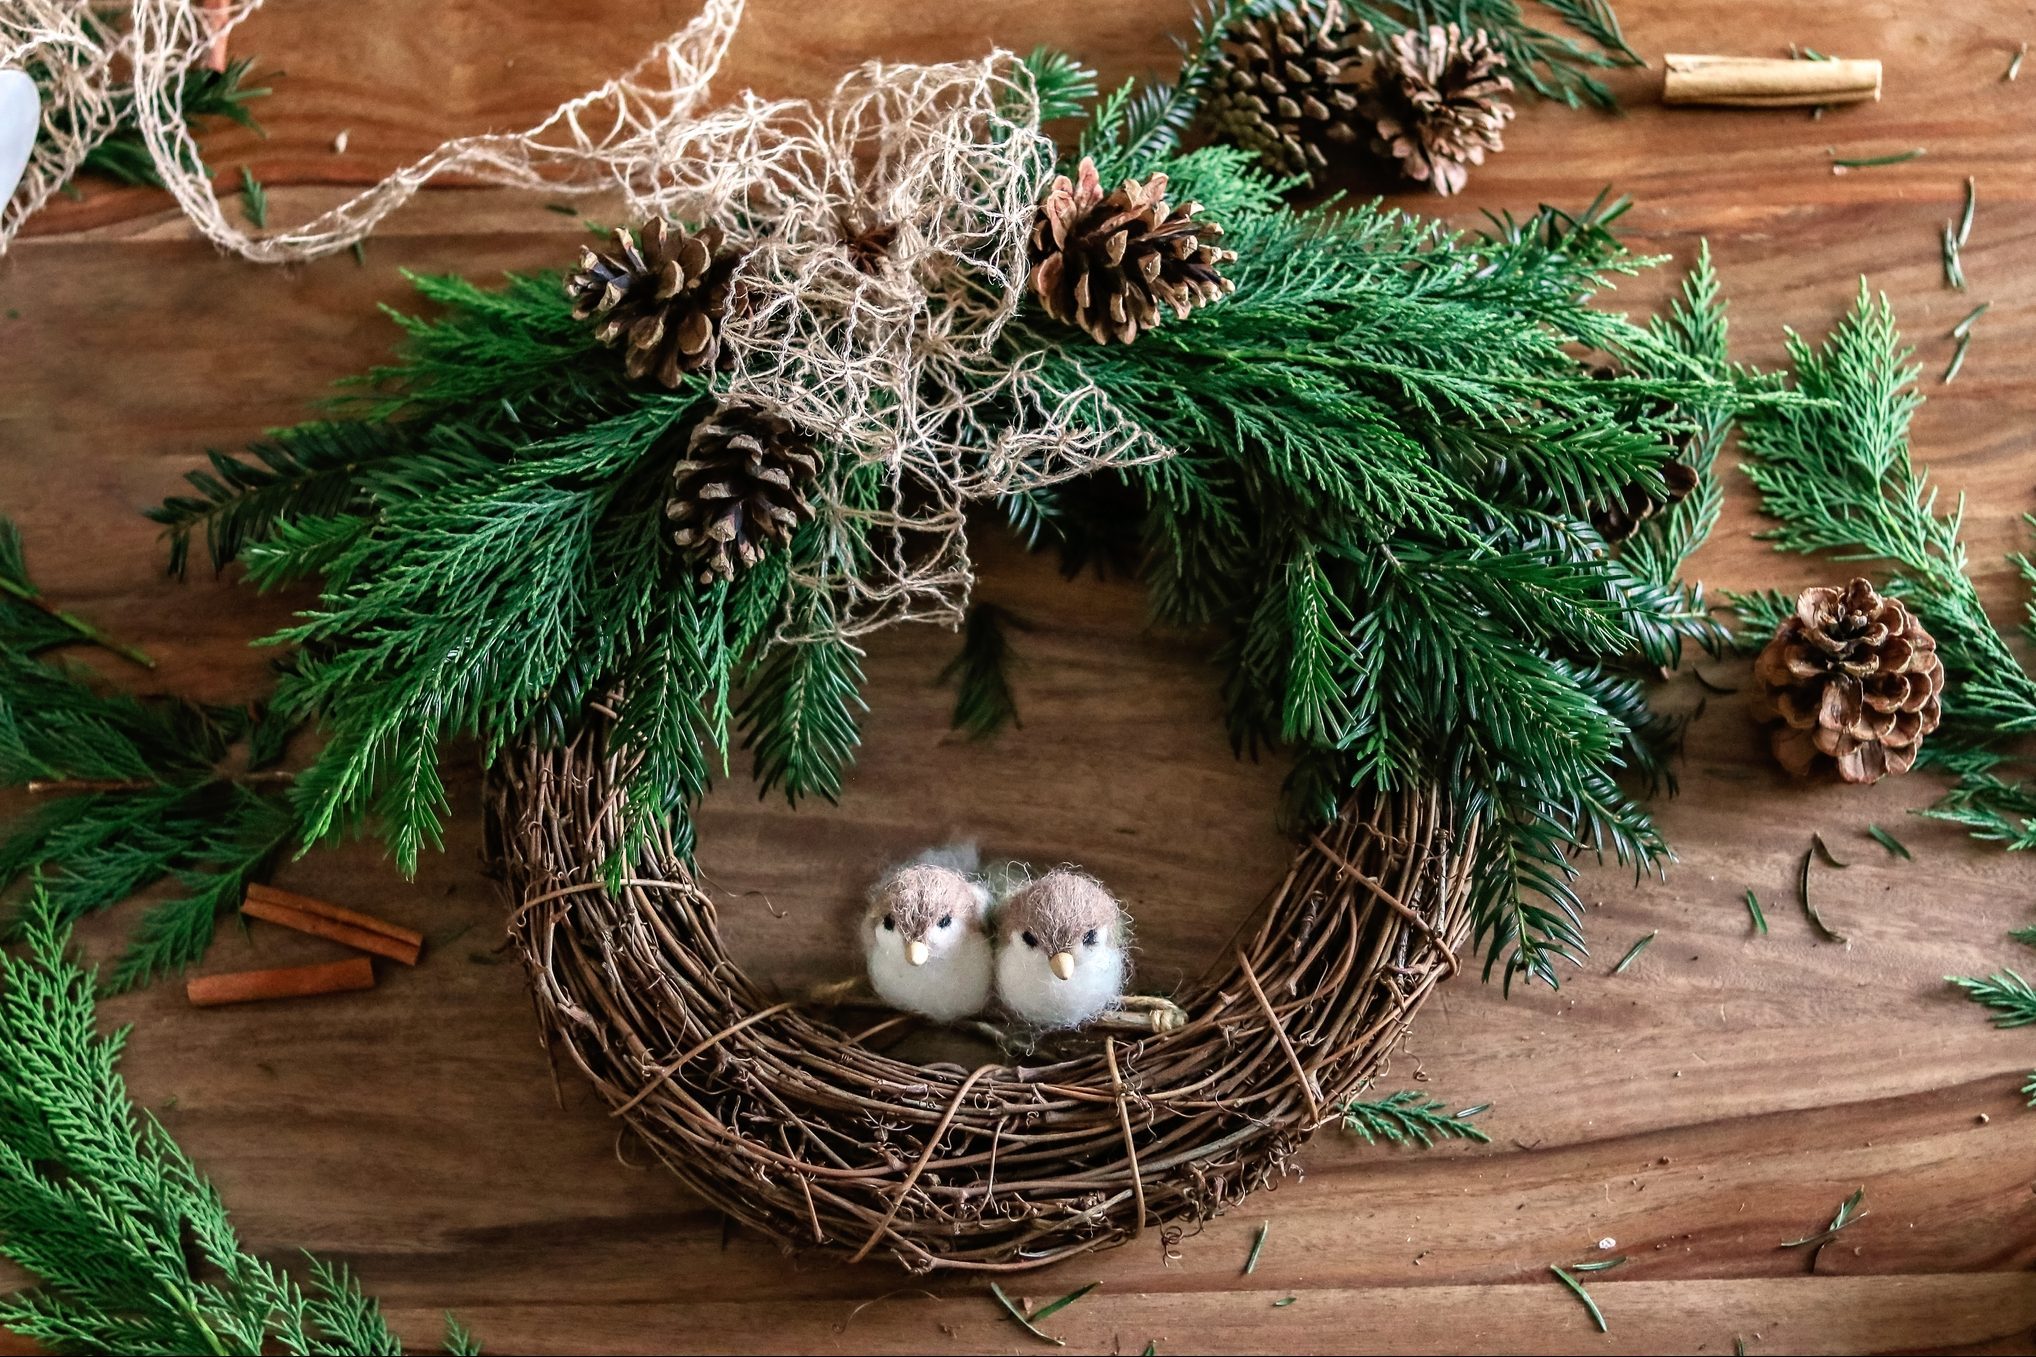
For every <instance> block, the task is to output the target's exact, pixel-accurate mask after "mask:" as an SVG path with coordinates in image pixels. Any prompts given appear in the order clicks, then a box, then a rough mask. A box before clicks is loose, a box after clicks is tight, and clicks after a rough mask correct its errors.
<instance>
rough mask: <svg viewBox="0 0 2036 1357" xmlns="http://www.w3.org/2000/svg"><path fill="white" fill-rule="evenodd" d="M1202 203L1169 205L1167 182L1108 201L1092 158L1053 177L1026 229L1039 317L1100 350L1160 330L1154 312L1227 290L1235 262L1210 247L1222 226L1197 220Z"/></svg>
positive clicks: (1131, 187)
mask: <svg viewBox="0 0 2036 1357" xmlns="http://www.w3.org/2000/svg"><path fill="white" fill-rule="evenodd" d="M1199 211H1201V205H1200V204H1199V203H1184V204H1182V205H1181V206H1180V207H1179V208H1173V207H1169V206H1168V205H1167V201H1166V176H1165V175H1163V174H1155V175H1153V176H1152V177H1151V178H1150V179H1147V180H1146V181H1145V182H1144V183H1142V184H1141V183H1140V182H1138V181H1137V180H1136V179H1127V180H1125V181H1124V183H1123V184H1122V185H1121V186H1119V187H1118V188H1116V189H1114V190H1112V191H1111V192H1110V193H1109V194H1107V195H1106V194H1105V193H1104V192H1103V186H1102V184H1101V182H1100V181H1099V179H1098V177H1097V174H1096V165H1095V162H1094V161H1092V160H1089V159H1087V158H1086V157H1084V158H1083V160H1082V164H1081V169H1080V171H1079V173H1078V177H1077V178H1076V180H1075V181H1074V182H1070V181H1069V180H1068V177H1067V176H1066V175H1064V174H1063V175H1060V176H1059V177H1058V178H1056V179H1055V180H1054V181H1053V187H1052V188H1051V189H1050V190H1048V192H1047V195H1046V201H1045V202H1043V203H1041V204H1040V205H1039V216H1038V219H1037V220H1036V221H1035V222H1034V223H1033V227H1032V279H1031V282H1032V290H1033V291H1034V292H1035V293H1037V294H1038V295H1039V301H1040V304H1041V305H1042V306H1044V307H1045V308H1046V314H1048V315H1049V316H1052V317H1053V318H1054V319H1055V320H1057V321H1060V322H1062V323H1063V324H1067V325H1074V326H1078V327H1080V328H1081V329H1083V330H1086V331H1088V332H1089V335H1090V337H1091V338H1093V339H1094V340H1095V341H1096V342H1097V343H1098V344H1108V343H1109V342H1110V341H1111V340H1113V339H1114V340H1117V341H1118V342H1120V343H1124V344H1129V343H1130V342H1131V341H1132V340H1134V339H1136V338H1138V335H1139V333H1140V332H1141V331H1144V330H1149V329H1151V328H1152V327H1153V326H1155V325H1157V324H1159V321H1160V308H1162V307H1165V308H1167V309H1169V310H1171V311H1172V312H1173V313H1174V317H1175V319H1177V320H1185V319H1187V317H1188V313H1189V312H1191V311H1193V310H1194V309H1195V308H1196V307H1198V306H1201V305H1204V304H1205V303H1208V302H1212V301H1215V300H1216V299H1217V298H1218V297H1221V296H1224V295H1225V294H1227V293H1229V292H1230V291H1232V290H1233V289H1234V288H1235V287H1236V284H1235V283H1233V282H1231V281H1230V280H1229V279H1228V278H1225V277H1223V275H1222V274H1221V273H1219V272H1218V271H1217V269H1218V266H1219V265H1222V264H1227V263H1229V262H1230V261H1231V260H1233V259H1235V258H1237V253H1236V251H1234V250H1225V249H1222V248H1220V247H1218V246H1216V245H1212V244H1210V243H1209V242H1210V241H1213V240H1219V239H1221V238H1222V235H1223V228H1222V227H1220V226H1218V225H1216V224H1215V223H1214V222H1209V221H1196V220H1195V219H1194V216H1195V213H1197V212H1199Z"/></svg>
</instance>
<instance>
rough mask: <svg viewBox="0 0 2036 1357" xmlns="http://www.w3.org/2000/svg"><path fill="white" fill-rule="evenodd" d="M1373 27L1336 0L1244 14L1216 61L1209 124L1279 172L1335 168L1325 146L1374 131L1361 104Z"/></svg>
mask: <svg viewBox="0 0 2036 1357" xmlns="http://www.w3.org/2000/svg"><path fill="white" fill-rule="evenodd" d="M1368 31H1369V26H1368V25H1366V24H1364V23H1363V22H1361V21H1360V22H1358V23H1352V22H1350V21H1349V19H1348V18H1347V17H1346V16H1345V15H1344V13H1343V7H1342V5H1341V4H1339V3H1337V0H1329V3H1327V4H1326V5H1318V4H1307V5H1303V6H1301V7H1299V8H1297V9H1283V10H1279V11H1276V12H1274V13H1272V14H1265V15H1258V16H1254V17H1248V18H1246V19H1244V20H1243V21H1242V22H1241V23H1239V24H1238V25H1237V26H1236V27H1234V28H1232V29H1231V30H1230V31H1229V32H1228V33H1226V34H1224V38H1223V45H1222V47H1221V48H1220V49H1219V50H1218V52H1217V54H1216V59H1215V61H1214V62H1213V63H1212V67H1211V70H1210V77H1209V94H1208V97H1207V99H1206V100H1205V101H1204V104H1203V108H1204V109H1205V110H1206V112H1207V114H1208V118H1209V122H1210V124H1211V125H1212V126H1213V127H1214V128H1215V129H1216V131H1217V132H1218V133H1219V134H1221V135H1222V136H1223V137H1225V138H1227V139H1228V140H1230V141H1232V142H1235V143H1236V144H1237V145H1239V146H1242V147H1244V148H1245V149H1246V150H1249V151H1255V152H1257V153H1258V156H1259V158H1260V159H1261V160H1263V161H1264V162H1265V163H1266V164H1267V165H1268V166H1269V167H1270V168H1272V169H1273V170H1275V171H1276V172H1278V173H1280V174H1291V175H1298V176H1300V177H1302V178H1308V179H1312V178H1313V177H1314V176H1315V175H1316V174H1317V173H1319V172H1320V171H1322V170H1323V169H1326V168H1327V167H1328V163H1329V160H1328V156H1327V154H1326V153H1325V151H1324V147H1326V146H1330V145H1351V146H1355V145H1362V144H1363V141H1364V135H1365V134H1368V133H1369V131H1370V127H1369V124H1368V123H1367V122H1366V120H1365V117H1364V115H1363V114H1362V113H1361V112H1360V111H1359V108H1358V103H1359V99H1358V86H1359V85H1360V84H1361V83H1363V81H1364V80H1365V79H1366V77H1367V75H1368V62H1369V57H1368V54H1367V53H1366V52H1365V51H1364V50H1363V49H1362V47H1361V46H1360V45H1359V44H1360V41H1361V40H1362V38H1363V37H1364V35H1365V34H1366V33H1367V32H1368Z"/></svg>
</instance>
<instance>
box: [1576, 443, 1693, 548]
mask: <svg viewBox="0 0 2036 1357" xmlns="http://www.w3.org/2000/svg"><path fill="white" fill-rule="evenodd" d="M1661 478H1662V480H1663V481H1665V482H1666V483H1667V487H1668V493H1667V494H1665V495H1657V494H1654V493H1652V492H1650V491H1649V490H1648V489H1647V487H1645V486H1643V485H1641V484H1640V483H1639V482H1638V481H1634V482H1632V483H1631V484H1629V485H1627V486H1626V488H1625V489H1623V490H1621V491H1620V492H1619V497H1618V498H1617V499H1616V500H1614V501H1613V502H1612V503H1610V504H1598V505H1593V506H1592V507H1591V526H1592V527H1594V528H1596V529H1597V530H1598V533H1599V535H1600V536H1602V537H1603V538H1604V539H1605V540H1606V541H1607V542H1609V543H1611V544H1612V545H1614V546H1617V545H1618V544H1619V543H1621V542H1624V541H1626V540H1627V539H1628V538H1630V537H1632V536H1633V534H1634V533H1636V532H1639V531H1640V525H1641V524H1643V523H1645V522H1647V521H1648V520H1649V519H1651V518H1653V517H1654V516H1655V515H1656V514H1659V513H1665V512H1666V511H1668V510H1670V509H1673V508H1674V507H1675V506H1676V505H1678V504H1681V503H1682V502H1683V501H1684V500H1686V499H1688V498H1689V496H1690V491H1692V490H1694V489H1696V488H1697V470H1696V468H1695V467H1693V466H1691V465H1690V464H1689V463H1688V462H1685V461H1682V460H1681V459H1680V458H1672V459H1670V460H1669V461H1666V462H1663V463H1662V464H1661Z"/></svg>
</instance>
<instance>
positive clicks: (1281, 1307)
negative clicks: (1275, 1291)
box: [1273, 1296, 1300, 1310]
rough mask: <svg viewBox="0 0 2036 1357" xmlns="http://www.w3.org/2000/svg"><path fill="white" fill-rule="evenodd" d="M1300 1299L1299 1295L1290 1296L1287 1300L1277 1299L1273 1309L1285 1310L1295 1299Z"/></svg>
mask: <svg viewBox="0 0 2036 1357" xmlns="http://www.w3.org/2000/svg"><path fill="white" fill-rule="evenodd" d="M1299 1299H1300V1297H1299V1296H1288V1297H1287V1298H1286V1299H1285V1300H1276V1301H1274V1302H1273V1309H1275V1310H1284V1309H1286V1308H1287V1307H1288V1306H1289V1305H1292V1304H1293V1303H1294V1302H1295V1301H1297V1300H1299Z"/></svg>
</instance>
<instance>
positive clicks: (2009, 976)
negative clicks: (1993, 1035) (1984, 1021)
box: [1944, 970, 2036, 1027]
mask: <svg viewBox="0 0 2036 1357" xmlns="http://www.w3.org/2000/svg"><path fill="white" fill-rule="evenodd" d="M1944 978H1945V980H1946V981H1948V982H1949V983H1951V984H1953V985H1956V986H1958V987H1959V988H1960V989H1962V990H1964V991H1965V993H1966V997H1967V998H1969V999H1971V1000H1972V1001H1973V1002H1974V1003H1976V1004H1984V1005H1985V1006H1986V1007H1988V1008H1990V1009H1992V1010H1993V1011H1994V1026H1996V1027H2028V1026H2030V1025H2031V1024H2032V1023H2036V989H2032V988H2030V985H2029V982H2028V981H2026V980H2024V979H2023V978H2022V977H2021V976H2020V975H2019V974H2017V973H2016V972H2014V971H2012V970H2001V971H1996V972H1994V973H1993V974H1992V975H1990V976H1988V977H1986V978H1985V979H1984V980H1979V979H1974V978H1973V977H1971V976H1960V975H1947V976H1945V977H1944Z"/></svg>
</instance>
